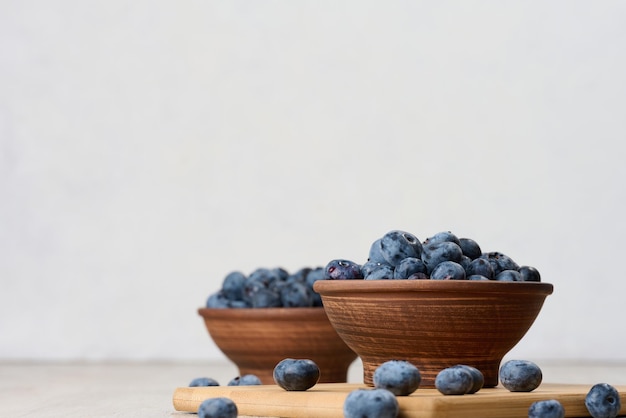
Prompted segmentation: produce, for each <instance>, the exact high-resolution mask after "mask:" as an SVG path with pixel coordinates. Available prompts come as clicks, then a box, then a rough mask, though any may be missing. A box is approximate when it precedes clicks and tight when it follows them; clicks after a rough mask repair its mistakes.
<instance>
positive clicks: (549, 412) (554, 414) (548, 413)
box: [528, 399, 565, 418]
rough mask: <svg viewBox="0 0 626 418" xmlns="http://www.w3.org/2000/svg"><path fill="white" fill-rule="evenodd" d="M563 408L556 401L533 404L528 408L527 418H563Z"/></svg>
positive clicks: (548, 400)
mask: <svg viewBox="0 0 626 418" xmlns="http://www.w3.org/2000/svg"><path fill="white" fill-rule="evenodd" d="M564 417H565V408H563V405H562V404H561V402H559V401H557V400H556V399H546V400H543V401H536V402H533V403H532V404H531V405H530V407H529V408H528V418H564Z"/></svg>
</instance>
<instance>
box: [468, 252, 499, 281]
mask: <svg viewBox="0 0 626 418" xmlns="http://www.w3.org/2000/svg"><path fill="white" fill-rule="evenodd" d="M465 274H467V275H468V276H472V275H474V274H479V275H481V276H485V277H486V278H488V279H490V280H493V279H495V277H496V274H495V272H494V270H493V267H492V266H491V263H490V262H489V260H487V259H486V258H481V257H479V258H475V259H474V260H472V262H471V263H470V264H469V265H468V266H467V268H466V269H465Z"/></svg>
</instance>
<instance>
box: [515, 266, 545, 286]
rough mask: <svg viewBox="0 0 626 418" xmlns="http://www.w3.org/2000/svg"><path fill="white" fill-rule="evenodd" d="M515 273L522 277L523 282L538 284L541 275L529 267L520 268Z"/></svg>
mask: <svg viewBox="0 0 626 418" xmlns="http://www.w3.org/2000/svg"><path fill="white" fill-rule="evenodd" d="M517 271H519V273H520V274H521V275H522V281H524V282H540V281H541V274H539V271H538V270H537V269H536V268H534V267H531V266H521V267H520V268H519V269H518V270H517Z"/></svg>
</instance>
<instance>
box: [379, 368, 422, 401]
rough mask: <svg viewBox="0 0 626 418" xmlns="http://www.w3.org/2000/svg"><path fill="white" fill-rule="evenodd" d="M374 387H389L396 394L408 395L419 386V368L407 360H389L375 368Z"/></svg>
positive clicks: (420, 378) (420, 379)
mask: <svg viewBox="0 0 626 418" xmlns="http://www.w3.org/2000/svg"><path fill="white" fill-rule="evenodd" d="M373 381H374V387H375V388H377V389H387V390H388V391H390V392H391V393H393V394H394V395H396V396H407V395H410V394H411V393H413V392H415V391H416V390H417V388H419V385H420V382H421V381H422V376H421V374H420V371H419V369H418V368H417V367H416V366H415V365H413V364H412V363H409V362H408V361H405V360H388V361H386V362H384V363H382V364H381V365H380V366H378V367H377V368H376V370H374V375H373Z"/></svg>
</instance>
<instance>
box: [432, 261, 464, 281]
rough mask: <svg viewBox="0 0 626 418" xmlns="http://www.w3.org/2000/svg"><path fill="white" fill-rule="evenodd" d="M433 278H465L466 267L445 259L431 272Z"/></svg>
mask: <svg viewBox="0 0 626 418" xmlns="http://www.w3.org/2000/svg"><path fill="white" fill-rule="evenodd" d="M430 278H431V279H432V280H465V279H466V276H465V269H464V268H463V266H462V265H460V264H459V263H455V262H454V261H443V262H441V263H439V264H437V266H436V267H435V268H434V269H433V271H432V272H431V273H430Z"/></svg>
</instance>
